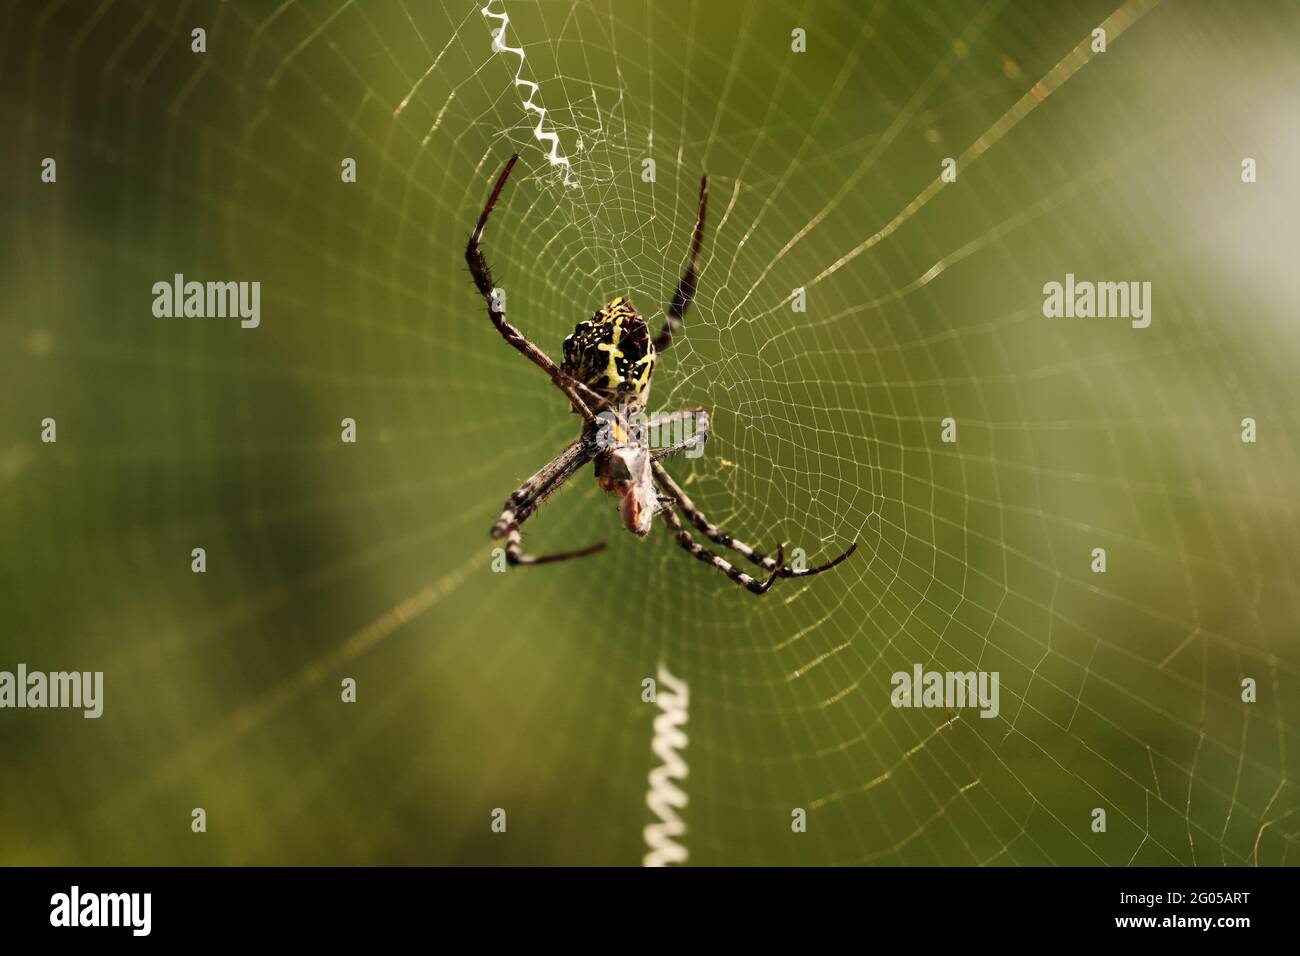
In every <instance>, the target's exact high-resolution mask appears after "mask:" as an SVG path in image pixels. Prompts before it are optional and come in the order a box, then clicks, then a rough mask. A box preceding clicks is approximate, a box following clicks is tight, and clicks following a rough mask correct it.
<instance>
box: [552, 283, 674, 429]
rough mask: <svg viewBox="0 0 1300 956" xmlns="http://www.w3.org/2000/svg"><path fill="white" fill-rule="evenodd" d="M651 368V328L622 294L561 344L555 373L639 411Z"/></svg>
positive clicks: (652, 352)
mask: <svg viewBox="0 0 1300 956" xmlns="http://www.w3.org/2000/svg"><path fill="white" fill-rule="evenodd" d="M654 368H655V346H654V342H653V341H651V339H650V328H649V327H648V326H647V325H646V323H645V319H643V318H641V313H640V312H638V311H637V310H636V309H634V308H632V303H631V302H629V301H628V300H627V299H625V298H623V296H621V295H620V296H618V297H617V298H615V299H614V300H613V301H611V302H610V303H609V304H608V305H607V306H605V307H604V308H603V309H601V310H600V311H599V312H597V313H596V314H595V315H593V316H592V317H591V318H589V319H584V320H583V321H581V322H579V323H578V324H577V325H576V326H574V328H573V334H572V335H570V336H568V337H567V338H565V340H564V362H563V363H562V364H561V365H560V369H561V370H562V371H563V372H564V374H565V375H568V376H570V377H571V378H575V379H577V380H578V381H579V382H582V383H583V384H584V385H588V386H590V387H591V389H592V390H593V391H595V392H597V393H599V394H600V395H601V396H602V397H603V398H605V399H606V400H608V401H611V402H613V403H615V404H619V405H627V404H635V405H639V406H640V407H642V408H644V407H645V405H646V402H647V401H648V400H649V396H650V376H651V375H653V374H654Z"/></svg>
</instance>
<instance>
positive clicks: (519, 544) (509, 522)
mask: <svg viewBox="0 0 1300 956" xmlns="http://www.w3.org/2000/svg"><path fill="white" fill-rule="evenodd" d="M591 458H592V455H591V449H590V446H589V445H588V443H587V442H586V441H585V440H584V439H582V438H579V439H577V440H576V441H574V442H573V443H572V444H571V445H569V447H568V448H566V449H564V451H562V452H560V454H558V455H557V456H556V457H555V458H554V459H552V460H551V461H549V462H547V463H546V464H545V465H543V466H542V468H540V469H539V470H538V471H537V473H536V474H534V475H533V476H532V477H531V478H529V479H528V480H527V481H525V482H524V483H523V484H522V485H520V486H519V487H518V488H517V489H515V491H514V493H512V494H511V495H510V497H509V498H507V499H506V503H505V508H504V509H503V510H502V512H501V517H500V518H498V519H497V523H496V524H495V525H493V526H492V537H493V538H496V539H500V538H505V539H506V562H507V563H508V564H551V563H553V562H555V561H568V560H570V559H571V558H584V557H586V556H587V555H589V554H595V553H596V552H597V551H600V550H602V549H603V548H604V547H605V544H604V542H601V543H600V544H593V545H591V546H590V547H586V548H581V549H579V550H577V551H564V552H561V553H559V554H546V555H541V556H540V557H538V556H535V555H531V554H525V553H524V551H523V533H522V532H521V531H520V530H519V526H520V525H522V524H523V523H524V522H525V521H527V520H528V519H529V518H530V517H531V516H532V514H533V513H534V512H535V511H536V510H537V509H538V508H539V507H541V505H542V503H543V502H544V501H546V499H547V498H549V497H550V496H551V495H552V494H554V493H555V492H556V491H558V490H559V489H560V488H561V487H562V486H563V485H564V483H565V482H566V481H568V480H569V479H570V478H572V477H573V475H574V473H575V472H577V470H578V469H579V468H581V467H582V466H583V465H585V464H586V463H587V462H589V461H591Z"/></svg>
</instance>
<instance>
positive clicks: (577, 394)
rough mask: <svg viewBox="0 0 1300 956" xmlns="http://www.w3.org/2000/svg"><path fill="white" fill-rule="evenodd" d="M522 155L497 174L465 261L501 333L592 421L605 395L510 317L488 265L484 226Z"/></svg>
mask: <svg viewBox="0 0 1300 956" xmlns="http://www.w3.org/2000/svg"><path fill="white" fill-rule="evenodd" d="M518 159H519V154H518V153H515V154H514V155H513V156H511V157H510V160H509V162H507V163H506V166H505V169H503V170H501V175H500V176H498V177H497V183H496V186H494V187H493V189H492V195H491V196H489V197H488V201H487V205H486V206H484V207H483V214H482V215H481V216H479V219H478V225H477V226H476V227H475V228H474V232H473V233H472V234H471V235H470V237H469V243H468V244H467V245H466V246H465V261H466V262H468V263H469V271H470V275H472V276H473V277H474V286H475V287H476V288H477V289H478V291H479V294H480V295H482V296H483V300H484V302H486V303H487V310H488V318H489V319H491V320H492V324H493V325H494V326H496V329H497V331H498V332H500V333H501V337H502V338H504V339H505V340H506V341H507V342H509V343H510V344H511V345H512V346H514V347H515V348H516V349H518V350H519V351H520V352H521V353H523V355H524V356H525V357H526V358H527V359H528V360H529V361H530V362H532V363H533V364H534V365H536V366H537V367H538V368H540V369H541V370H542V371H543V372H545V373H546V374H547V375H549V376H550V377H551V381H552V382H554V383H555V386H556V388H558V389H559V390H560V391H562V392H563V393H564V394H565V396H566V397H567V398H568V399H569V404H570V405H571V406H573V410H574V411H575V412H577V413H578V414H579V415H581V416H582V417H583V420H584V421H588V422H589V421H591V419H592V416H593V412H592V407H593V406H600V405H602V404H603V402H604V399H603V398H602V397H601V396H600V395H599V394H597V393H596V392H595V391H593V390H592V389H591V388H589V387H588V386H587V385H585V384H583V383H582V382H579V381H576V380H575V379H573V378H572V377H570V376H569V375H566V374H565V373H564V372H563V371H562V370H561V369H560V367H559V366H558V365H556V364H555V362H554V361H552V360H551V357H550V356H549V355H547V354H546V353H545V352H543V351H542V350H541V349H540V348H538V347H537V346H536V345H534V344H533V343H532V342H530V341H529V340H528V337H527V336H526V335H524V333H523V332H521V331H519V329H517V328H516V327H515V326H513V325H511V324H510V323H509V322H507V321H506V313H505V308H504V307H503V306H502V305H501V302H500V299H499V297H498V296H497V295H496V286H495V285H494V284H493V282H492V270H491V269H490V268H489V267H488V263H487V259H486V258H485V257H484V255H483V250H482V248H480V246H479V242H480V241H481V240H482V238H483V228H484V227H485V226H486V225H487V221H488V216H490V215H491V214H492V209H493V207H494V206H496V203H497V198H498V197H499V196H500V195H501V190H502V189H503V188H505V185H506V180H507V179H508V178H509V177H510V171H511V170H512V169H514V168H515V162H516V161H517V160H518Z"/></svg>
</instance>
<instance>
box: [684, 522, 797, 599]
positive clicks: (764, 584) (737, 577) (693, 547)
mask: <svg viewBox="0 0 1300 956" xmlns="http://www.w3.org/2000/svg"><path fill="white" fill-rule="evenodd" d="M660 515H661V516H662V517H663V519H664V524H666V525H667V526H668V530H669V531H671V532H672V534H673V537H674V538H676V539H677V543H678V544H679V545H681V546H682V548H684V549H685V550H686V553H687V554H689V555H690V556H691V557H693V558H699V559H700V560H701V561H703V562H704V563H705V564H710V565H712V566H713V567H715V568H717V569H718V570H719V571H721V572H722V573H723V574H725V575H726V576H727V577H729V578H730V579H731V580H732V581H734V582H735V583H736V584H739V585H740V586H741V587H743V588H746V589H747V590H749V591H750V592H751V593H752V594H766V593H767V592H768V589H770V588H771V587H772V585H773V584H774V583H775V582H776V579H777V578H778V577H779V576H780V573H779V572H780V569H781V559H782V557H783V556H784V555H785V545H784V544H778V545H777V546H776V568H777V570H776V571H773V572H772V574H771V576H770V577H768V579H767V580H766V581H758V580H756V579H755V578H752V577H750V576H749V575H748V574H746V573H745V572H744V571H741V570H740V569H739V568H737V567H736V566H735V565H733V564H731V563H730V562H729V561H727V560H726V559H725V558H722V557H719V556H718V555H716V554H714V553H713V552H712V551H710V550H709V549H708V548H706V547H704V546H703V545H701V544H699V543H698V542H696V540H695V539H694V538H693V537H691V533H690V532H689V531H687V530H686V527H685V526H684V525H683V524H682V523H681V521H680V520H678V518H677V515H676V514H674V513H673V511H672V509H671V508H669V509H667V510H665V511H662V512H660Z"/></svg>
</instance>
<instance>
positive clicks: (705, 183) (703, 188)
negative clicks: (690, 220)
mask: <svg viewBox="0 0 1300 956" xmlns="http://www.w3.org/2000/svg"><path fill="white" fill-rule="evenodd" d="M708 203H709V177H708V176H701V177H700V208H699V212H697V213H696V215H695V235H694V237H693V238H692V239H691V261H690V263H689V264H688V265H687V266H686V272H685V274H684V275H683V276H682V278H681V281H680V282H678V283H677V291H676V292H675V293H673V301H672V304H671V305H670V306H668V316H667V318H665V319H664V327H663V330H662V331H660V333H659V335H658V337H656V338H655V351H656V352H663V351H666V350H667V349H668V348H669V346H671V345H672V344H673V334H674V333H675V332H677V331H678V330H679V329H680V328H681V327H682V319H683V318H685V317H686V310H687V309H689V308H690V307H691V301H692V300H693V299H694V298H695V280H696V278H697V270H698V268H699V264H700V246H701V245H702V244H703V243H704V209H705V207H706V206H707V205H708Z"/></svg>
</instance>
